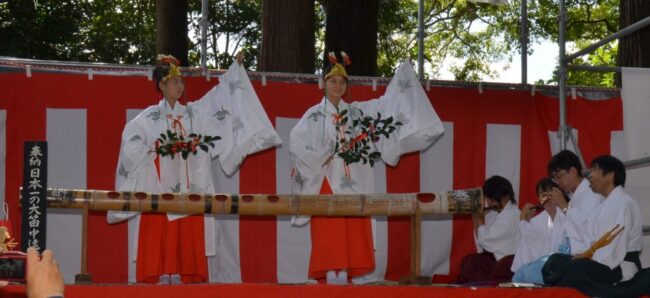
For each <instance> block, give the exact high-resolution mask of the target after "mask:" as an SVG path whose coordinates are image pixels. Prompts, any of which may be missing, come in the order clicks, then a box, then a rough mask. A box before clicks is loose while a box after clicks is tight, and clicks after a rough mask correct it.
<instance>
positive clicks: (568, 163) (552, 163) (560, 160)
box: [547, 150, 582, 177]
mask: <svg viewBox="0 0 650 298" xmlns="http://www.w3.org/2000/svg"><path fill="white" fill-rule="evenodd" d="M571 168H575V169H576V171H577V172H578V176H580V177H582V164H580V159H579V158H578V156H577V155H576V154H575V153H573V152H571V151H569V150H562V151H560V152H558V153H557V154H555V155H553V157H552V158H551V160H549V161H548V169H547V170H548V174H549V175H552V174H553V173H554V172H557V171H559V170H565V171H569V170H570V169H571Z"/></svg>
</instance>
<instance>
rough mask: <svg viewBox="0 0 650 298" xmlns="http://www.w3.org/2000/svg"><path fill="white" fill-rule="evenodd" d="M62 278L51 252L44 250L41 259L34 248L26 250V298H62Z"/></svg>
mask: <svg viewBox="0 0 650 298" xmlns="http://www.w3.org/2000/svg"><path fill="white" fill-rule="evenodd" d="M63 290H64V285H63V276H61V272H59V263H58V262H57V261H56V259H54V255H53V254H52V251H51V250H45V251H44V252H43V255H42V258H41V257H39V255H38V252H37V251H36V249H35V248H33V247H30V248H28V249H27V297H33V298H46V297H52V296H63Z"/></svg>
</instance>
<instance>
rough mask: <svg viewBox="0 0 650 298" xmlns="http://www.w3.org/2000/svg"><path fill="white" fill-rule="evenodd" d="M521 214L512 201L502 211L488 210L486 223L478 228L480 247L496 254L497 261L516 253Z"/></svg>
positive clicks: (478, 244)
mask: <svg viewBox="0 0 650 298" xmlns="http://www.w3.org/2000/svg"><path fill="white" fill-rule="evenodd" d="M519 214H520V211H519V208H517V206H515V205H514V204H512V203H511V202H510V201H508V203H506V206H505V207H503V210H501V212H495V211H490V212H488V214H486V215H485V224H484V225H481V226H479V227H478V229H477V230H476V245H477V246H478V248H480V249H483V250H486V251H489V252H491V253H492V254H494V258H495V259H496V260H497V261H498V260H501V259H502V258H503V257H505V256H509V255H513V254H515V251H516V250H517V243H518V241H519Z"/></svg>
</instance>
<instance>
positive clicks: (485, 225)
mask: <svg viewBox="0 0 650 298" xmlns="http://www.w3.org/2000/svg"><path fill="white" fill-rule="evenodd" d="M483 196H484V197H485V198H486V201H487V203H488V205H489V207H488V208H486V209H490V211H489V212H487V214H486V213H479V214H475V215H474V216H473V217H472V221H473V222H474V231H475V233H476V241H477V242H476V244H477V245H478V246H479V247H480V248H481V249H482V250H483V252H480V253H476V254H470V255H467V256H465V258H463V260H462V261H461V265H460V266H461V267H460V275H459V277H458V282H459V283H474V282H481V283H486V284H498V283H501V282H507V281H510V280H511V278H512V271H510V267H511V266H512V260H513V258H514V254H515V251H516V249H517V242H518V241H519V240H518V239H519V214H520V212H519V208H517V205H516V204H517V201H515V194H514V191H513V189H512V184H510V181H508V179H506V178H503V177H501V176H492V177H490V178H489V179H487V180H486V181H485V183H484V184H483Z"/></svg>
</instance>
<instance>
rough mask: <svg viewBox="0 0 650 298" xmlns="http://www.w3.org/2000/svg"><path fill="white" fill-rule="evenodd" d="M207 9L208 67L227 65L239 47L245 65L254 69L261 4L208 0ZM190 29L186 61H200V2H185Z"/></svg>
mask: <svg viewBox="0 0 650 298" xmlns="http://www.w3.org/2000/svg"><path fill="white" fill-rule="evenodd" d="M208 2H209V8H208V20H209V26H208V43H207V44H208V53H207V57H208V61H212V62H210V63H208V64H209V65H208V66H209V67H214V68H221V69H223V68H228V66H230V64H231V63H232V61H233V57H234V56H235V54H236V52H237V51H238V50H243V51H244V53H245V55H246V59H245V61H244V64H245V66H246V67H248V68H253V69H254V68H255V65H257V57H258V55H259V51H260V42H261V39H262V3H261V1H257V0H217V1H215V0H210V1H208ZM189 6H190V7H189V10H190V19H191V22H190V32H191V35H193V36H194V37H195V39H194V44H193V46H192V47H191V48H190V64H193V65H199V64H200V60H201V40H200V38H201V23H200V18H201V1H198V0H195V1H190V2H189ZM287 17H288V16H287Z"/></svg>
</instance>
